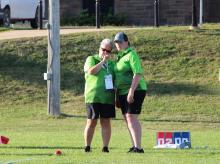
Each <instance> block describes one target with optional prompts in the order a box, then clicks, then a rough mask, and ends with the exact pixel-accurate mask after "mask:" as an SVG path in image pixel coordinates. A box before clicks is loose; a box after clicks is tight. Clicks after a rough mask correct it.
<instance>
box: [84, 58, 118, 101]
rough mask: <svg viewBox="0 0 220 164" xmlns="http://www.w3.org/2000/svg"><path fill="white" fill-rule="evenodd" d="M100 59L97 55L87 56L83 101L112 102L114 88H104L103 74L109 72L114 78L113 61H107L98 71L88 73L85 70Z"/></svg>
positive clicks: (113, 99)
mask: <svg viewBox="0 0 220 164" xmlns="http://www.w3.org/2000/svg"><path fill="white" fill-rule="evenodd" d="M101 60H102V59H101V58H100V57H99V55H97V54H96V55H94V56H89V57H88V58H87V59H86V62H85V65H84V72H85V92H84V95H85V102H86V103H102V104H114V103H115V92H114V90H113V89H112V90H109V89H108V90H107V89H106V88H105V76H106V75H109V74H111V75H112V77H113V78H114V63H113V61H108V63H107V64H105V65H104V66H103V67H102V68H101V69H100V71H99V72H98V73H96V74H93V75H91V74H88V73H87V70H88V69H89V68H91V67H93V66H94V65H96V64H98V63H99V62H100V61H101Z"/></svg>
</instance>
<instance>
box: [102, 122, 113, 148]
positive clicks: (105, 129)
mask: <svg viewBox="0 0 220 164" xmlns="http://www.w3.org/2000/svg"><path fill="white" fill-rule="evenodd" d="M100 124H101V127H102V140H103V147H108V144H109V141H110V137H111V122H110V119H109V118H100Z"/></svg>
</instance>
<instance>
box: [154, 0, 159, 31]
mask: <svg viewBox="0 0 220 164" xmlns="http://www.w3.org/2000/svg"><path fill="white" fill-rule="evenodd" d="M154 26H155V27H159V0H155V2H154Z"/></svg>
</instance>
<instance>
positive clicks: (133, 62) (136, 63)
mask: <svg viewBox="0 0 220 164" xmlns="http://www.w3.org/2000/svg"><path fill="white" fill-rule="evenodd" d="M129 61H130V66H131V69H132V72H133V74H142V73H143V70H142V67H141V61H140V58H139V57H138V55H137V53H135V52H132V53H131V54H130V60H129Z"/></svg>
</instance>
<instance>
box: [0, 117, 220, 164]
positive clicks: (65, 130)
mask: <svg viewBox="0 0 220 164" xmlns="http://www.w3.org/2000/svg"><path fill="white" fill-rule="evenodd" d="M9 122H10V120H9ZM4 125H5V127H3V126H2V124H1V133H3V134H5V135H6V136H8V137H9V138H10V142H9V144H8V145H1V146H0V154H1V156H0V161H1V162H2V163H7V162H8V163H9V162H12V163H13V161H14V162H15V161H20V163H103V162H104V163H115V164H116V163H192V164H193V163H219V160H220V146H219V145H220V141H219V135H220V131H219V130H220V129H219V123H218V124H216V123H213V124H210V123H193V122H191V123H178V122H149V121H143V120H142V127H143V140H142V144H143V147H144V149H145V154H128V153H126V152H127V150H128V148H129V147H130V144H129V143H130V141H129V136H128V132H127V129H126V128H125V124H124V122H123V121H122V120H120V119H117V120H113V121H112V138H111V143H110V153H109V154H103V153H102V152H101V147H102V141H101V135H100V126H99V125H98V127H97V129H96V132H95V136H94V140H93V144H92V152H91V153H88V154H87V153H84V152H83V144H84V141H83V129H84V125H85V118H83V117H81V118H80V117H69V118H65V119H51V118H47V119H43V120H37V119H35V120H32V121H30V120H29V119H25V118H24V119H23V121H20V122H19V123H16V125H13V124H10V123H9V125H7V124H6V123H5V124H4ZM160 130H164V131H166V130H168V131H172V130H175V131H176V130H177V131H178V130H188V131H191V139H192V146H193V148H192V149H190V150H158V149H153V146H155V145H156V132H157V131H160ZM57 149H60V150H61V151H62V153H63V154H62V155H61V156H56V155H54V153H55V150H57ZM18 163H19V162H18Z"/></svg>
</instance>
